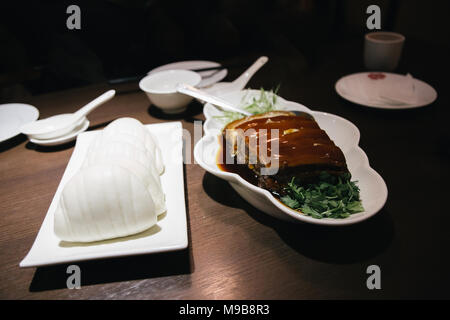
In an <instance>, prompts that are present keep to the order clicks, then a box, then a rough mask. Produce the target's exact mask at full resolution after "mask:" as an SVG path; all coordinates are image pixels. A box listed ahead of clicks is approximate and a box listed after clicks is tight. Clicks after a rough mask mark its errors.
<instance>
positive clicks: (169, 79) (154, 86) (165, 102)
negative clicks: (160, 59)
mask: <svg viewBox="0 0 450 320" xmlns="http://www.w3.org/2000/svg"><path fill="white" fill-rule="evenodd" d="M200 80H201V77H200V75H199V74H198V73H196V72H194V71H189V70H166V71H161V72H156V73H152V74H150V75H148V76H146V77H145V78H143V79H142V80H141V81H140V82H139V88H141V90H142V91H144V92H145V93H146V95H147V97H148V98H149V100H150V102H151V103H152V104H154V105H155V106H157V107H158V108H160V109H161V110H162V111H163V112H165V113H169V114H173V113H180V112H183V111H184V110H186V108H187V105H188V104H189V102H191V101H192V97H190V96H186V95H184V94H181V93H179V92H177V89H176V86H177V85H178V84H179V83H186V84H189V85H191V86H196V85H198V84H199V82H200Z"/></svg>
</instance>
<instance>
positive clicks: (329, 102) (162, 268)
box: [0, 42, 450, 299]
mask: <svg viewBox="0 0 450 320" xmlns="http://www.w3.org/2000/svg"><path fill="white" fill-rule="evenodd" d="M360 44H361V43H359V42H358V43H356V44H355V43H351V44H349V46H353V47H355V46H357V45H360ZM339 48H340V49H339V50H331V49H330V50H328V51H326V52H328V53H325V54H323V55H322V56H319V57H318V62H316V64H313V65H312V66H310V67H308V68H304V66H302V60H301V57H300V56H295V54H294V56H293V55H292V54H291V53H283V52H281V53H280V52H278V53H277V52H275V53H270V54H271V55H270V57H271V60H270V62H269V63H268V64H267V65H266V66H265V67H264V68H263V69H262V70H261V71H260V72H259V73H258V74H257V75H256V76H255V77H254V79H252V81H251V82H250V86H251V87H254V88H259V87H260V86H264V87H265V88H271V87H274V86H276V85H277V84H278V83H281V89H280V95H281V96H283V97H284V98H286V99H288V100H293V101H298V102H301V103H303V104H305V105H307V106H310V107H311V108H313V109H317V110H323V111H327V112H331V113H335V114H338V115H340V116H343V117H345V118H347V119H349V120H350V121H352V122H354V123H355V124H356V125H357V126H358V127H359V129H360V131H361V142H360V145H361V147H362V148H363V149H364V150H365V151H366V153H367V155H368V157H369V159H370V162H371V165H372V167H373V168H375V170H377V171H378V172H379V173H380V174H381V175H382V176H383V177H384V179H385V180H386V183H387V185H388V189H389V197H388V201H387V203H386V205H385V207H384V208H383V209H382V210H381V211H380V212H379V213H378V214H377V215H376V216H374V217H373V218H371V219H369V220H368V221H365V222H362V223H360V224H358V225H354V226H348V227H339V228H329V227H319V226H314V225H307V224H303V225H301V224H291V223H286V222H283V221H279V220H276V219H274V218H272V217H270V216H268V215H266V214H264V213H262V212H260V211H258V210H257V209H255V208H253V207H252V206H250V205H249V204H248V203H246V202H245V201H244V200H243V199H241V198H240V197H239V195H238V194H237V193H236V192H235V191H234V190H233V189H232V188H231V187H230V186H229V185H228V184H227V183H226V182H224V181H222V180H220V179H218V178H216V177H214V176H212V175H211V174H208V173H206V172H205V171H204V170H203V169H202V168H201V167H200V166H198V165H196V164H186V165H185V166H184V172H185V195H186V208H187V215H188V234H189V247H188V249H187V250H182V251H178V252H171V253H163V254H153V255H143V256H136V257H126V258H118V259H106V260H98V261H90V262H83V263H79V264H78V265H79V266H80V267H81V270H82V288H81V289H79V290H69V289H67V288H66V277H67V274H66V267H67V265H58V266H51V267H41V268H19V262H20V261H21V260H22V259H23V258H24V256H25V255H26V254H27V252H28V250H29V249H30V248H31V245H32V243H33V241H34V239H35V237H36V234H37V232H38V230H39V228H40V226H41V223H42V221H43V219H44V216H45V214H46V212H47V209H48V207H49V205H50V202H51V200H52V198H53V195H54V193H55V191H56V189H57V186H58V184H59V181H60V179H61V177H62V175H63V172H64V170H65V167H66V165H67V162H68V160H69V158H70V156H71V154H72V151H73V145H74V144H69V145H66V146H63V147H54V148H41V147H37V146H35V145H33V144H31V143H29V142H28V141H26V139H25V137H23V136H18V137H16V138H14V139H11V140H10V141H7V142H6V143H2V144H1V145H0V148H1V149H0V151H1V152H0V206H1V210H0V298H2V299H5V298H7V299H336V298H337V299H345V298H388V299H389V298H432V297H434V298H444V297H447V298H448V297H449V296H450V295H449V293H448V292H449V291H448V290H447V288H448V287H449V285H450V281H449V273H448V270H450V260H449V255H448V245H449V232H448V229H449V224H450V215H449V213H448V204H447V199H448V191H449V188H448V181H450V174H449V147H450V142H449V140H450V139H449V134H448V129H447V126H446V124H447V122H448V114H449V112H448V106H449V94H448V91H446V89H445V79H446V76H447V75H446V74H445V73H444V71H443V70H440V68H439V61H443V60H439V59H440V58H442V59H444V58H445V53H442V54H440V55H438V56H437V57H435V59H434V60H436V61H434V60H433V59H428V58H427V56H426V54H423V52H420V54H419V53H418V54H415V55H413V54H411V53H410V54H409V55H408V54H405V57H404V60H403V65H402V66H403V68H405V69H406V70H407V71H409V72H411V73H412V74H413V75H415V76H416V77H417V78H420V79H423V80H425V81H427V82H429V83H430V84H431V85H433V86H434V87H435V88H436V89H437V91H438V94H439V98H438V100H437V101H436V102H435V103H434V104H432V105H431V106H428V107H426V108H421V109H416V110H405V111H400V112H392V111H385V110H375V109H369V108H364V107H360V106H356V105H353V104H351V103H349V102H346V101H344V100H343V99H341V98H339V97H338V96H337V94H336V93H335V92H334V83H335V81H336V80H337V79H338V78H339V77H340V76H343V75H345V74H349V73H352V72H356V71H360V70H362V68H361V63H360V62H359V61H360V60H361V56H360V55H361V52H360V51H359V50H345V48H344V47H342V46H341V47H339ZM359 48H360V47H359ZM409 48H411V47H409ZM409 52H412V50H411V49H410V51H409ZM331 53H333V55H331ZM434 53H436V51H434ZM430 55H431V53H430ZM425 58H427V59H425ZM421 59H425V61H428V64H427V65H426V66H425V65H424V64H422V63H421V61H422V60H421ZM355 61H356V62H355ZM240 72H242V70H236V71H234V73H233V72H230V76H229V78H228V79H231V80H232V79H233V78H234V77H235V76H237V75H238V74H239V73H240ZM109 88H115V89H117V90H118V94H117V96H116V97H115V98H114V99H113V100H111V101H110V102H108V103H107V104H106V105H104V106H103V107H101V108H99V109H97V110H95V111H94V112H93V113H92V114H91V115H90V116H89V119H90V121H91V126H90V129H89V130H94V129H99V128H102V127H103V126H105V125H106V124H107V123H108V122H110V121H112V120H114V119H116V118H118V117H124V116H129V117H134V118H136V119H139V120H140V121H141V122H143V123H157V122H164V121H168V120H172V121H178V120H180V121H182V124H183V127H184V128H185V129H187V130H190V131H191V132H192V130H193V121H194V120H202V119H204V117H203V114H202V112H201V106H200V105H199V104H198V103H193V104H191V105H190V108H189V111H188V112H187V113H185V114H183V115H180V116H171V117H170V116H165V115H164V114H162V113H161V112H159V111H158V110H157V109H155V108H154V107H152V106H150V104H149V101H148V100H147V98H146V96H145V95H144V94H143V93H142V92H140V91H139V90H135V89H136V88H137V85H136V84H131V85H127V86H123V85H122V86H114V87H111V86H108V85H107V84H99V85H95V86H91V87H86V88H78V89H72V90H69V91H64V92H56V93H50V94H46V95H42V96H36V97H32V98H30V99H27V100H26V101H24V102H29V103H31V104H33V105H35V106H36V107H38V108H39V110H40V111H41V117H47V116H50V115H53V114H56V113H64V112H72V111H74V110H76V109H77V108H78V107H79V106H81V105H83V104H84V103H86V102H87V101H89V100H90V99H92V98H94V97H96V96H97V95H99V94H100V93H102V92H103V91H105V90H107V89H109ZM373 264H375V265H378V266H379V267H380V268H381V284H382V288H381V290H368V289H367V287H366V279H367V277H368V274H367V273H366V269H367V267H368V266H369V265H373Z"/></svg>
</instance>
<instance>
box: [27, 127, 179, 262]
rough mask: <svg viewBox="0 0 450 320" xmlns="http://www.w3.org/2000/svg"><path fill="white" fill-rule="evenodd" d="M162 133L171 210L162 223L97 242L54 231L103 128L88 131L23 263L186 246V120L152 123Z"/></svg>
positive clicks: (160, 140) (80, 138) (165, 184)
mask: <svg viewBox="0 0 450 320" xmlns="http://www.w3.org/2000/svg"><path fill="white" fill-rule="evenodd" d="M146 128H147V129H148V130H149V131H150V132H151V133H152V134H153V135H154V136H155V137H156V138H157V140H158V141H157V142H158V145H159V146H160V147H161V151H162V156H163V159H164V163H165V171H164V174H163V175H162V176H161V183H162V187H163V190H164V192H165V195H166V205H167V212H166V213H165V214H162V215H161V216H160V217H159V219H158V222H157V225H156V226H154V227H152V228H150V229H148V230H146V231H144V232H142V233H139V234H135V235H131V236H128V237H123V238H116V239H111V240H105V241H98V242H93V243H84V244H82V243H71V242H61V241H60V240H59V239H58V238H57V237H56V235H55V234H54V232H53V219H54V212H55V210H56V206H57V203H58V199H59V196H60V194H61V192H62V190H63V188H64V185H65V184H66V183H67V181H68V180H69V179H70V178H71V177H72V176H73V175H74V174H75V173H76V172H77V170H78V169H79V168H80V166H81V165H82V162H83V161H84V159H85V157H86V153H87V150H88V148H89V144H90V142H92V141H93V139H94V138H95V137H96V136H97V134H99V132H100V131H90V132H85V133H82V134H80V135H79V136H78V138H77V143H76V145H75V149H74V151H73V154H72V157H71V158H70V161H69V163H68V165H67V168H66V171H65V172H64V175H63V177H62V179H61V182H60V184H59V186H58V189H57V191H56V193H55V196H54V197H53V200H52V203H51V205H50V208H49V209H48V212H47V215H46V216H45V218H44V222H43V223H42V226H41V229H40V230H39V233H38V235H37V237H36V240H35V241H34V244H33V246H32V248H31V250H30V251H29V253H28V254H27V256H26V257H25V258H24V259H23V260H22V262H21V263H20V266H21V267H36V266H44V265H51V264H58V263H68V262H76V261H82V260H91V259H99V258H112V257H122V256H129V255H138V254H148V253H156V252H164V251H173V250H180V249H184V248H186V247H187V245H188V238H187V222H186V204H185V199H184V181H183V156H182V146H183V141H182V126H181V123H180V122H167V123H161V124H152V125H146Z"/></svg>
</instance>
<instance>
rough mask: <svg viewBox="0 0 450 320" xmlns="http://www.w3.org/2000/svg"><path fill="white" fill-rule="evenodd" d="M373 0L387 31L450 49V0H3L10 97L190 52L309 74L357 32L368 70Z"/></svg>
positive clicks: (1, 78)
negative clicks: (71, 21) (283, 64)
mask: <svg viewBox="0 0 450 320" xmlns="http://www.w3.org/2000/svg"><path fill="white" fill-rule="evenodd" d="M70 4H77V5H78V6H79V7H80V8H81V30H68V29H67V27H66V20H67V18H68V17H69V14H67V13H66V8H67V7H68V6H69V5H70ZM370 4H378V5H379V6H380V8H381V17H382V29H383V30H390V31H398V32H401V33H403V34H404V35H405V36H406V38H407V42H406V48H408V47H407V46H408V43H414V42H415V43H419V44H420V45H418V46H417V47H415V48H414V50H419V51H420V50H436V51H442V50H443V51H444V52H448V48H449V41H448V39H450V31H449V28H448V27H447V24H448V21H447V20H448V19H447V16H448V14H449V13H450V3H449V2H448V1H411V0H409V1H406V0H403V1H401V0H385V1H351V0H346V1H338V0H323V1H313V0H277V1H271V0H250V1H238V0H220V1H208V0H200V1H198V0H197V1H176V0H166V1H160V0H147V1H145V0H133V1H125V0H98V1H75V0H73V1H43V0H40V1H20V0H18V1H2V2H1V4H0V43H1V46H0V47H1V50H0V87H1V89H0V102H12V101H14V100H17V99H19V100H20V99H21V98H23V97H26V96H30V95H37V94H41V93H45V92H51V91H56V90H62V89H67V88H71V87H80V86H86V85H89V84H93V83H98V82H104V81H107V80H111V79H118V78H123V77H129V76H136V75H140V74H144V73H146V72H148V71H149V70H151V69H152V68H153V67H156V66H159V65H162V64H166V63H169V62H174V61H180V60H189V59H206V60H214V61H219V62H222V63H233V62H235V61H236V60H237V61H239V63H240V64H241V65H244V64H250V63H251V62H252V61H253V60H254V59H255V58H256V57H258V56H260V55H262V54H265V55H268V56H269V57H271V58H276V57H279V58H280V59H282V60H283V59H284V60H286V61H287V60H289V61H291V62H290V65H289V66H288V67H287V68H286V69H287V70H289V72H292V73H295V74H296V75H301V73H302V72H311V71H314V68H315V67H316V66H320V65H323V63H324V59H327V61H329V60H330V55H329V54H326V53H325V51H327V50H330V49H329V48H330V45H331V46H332V48H333V50H339V48H340V47H341V46H342V47H343V49H345V48H344V46H345V45H346V43H348V40H349V39H355V43H354V44H353V45H354V47H353V50H354V51H358V53H357V54H356V55H355V56H356V57H358V59H356V60H355V61H354V67H355V70H356V71H360V70H361V69H363V66H362V35H363V34H364V33H366V32H367V29H366V19H367V17H368V14H366V8H367V6H368V5H370ZM405 51H407V50H405ZM445 60H446V59H445ZM400 69H401V66H400ZM243 70H244V67H243V66H242V67H241V68H240V69H238V70H237V71H236V73H237V74H239V73H240V72H242V71H243ZM230 72H231V74H233V70H230ZM283 80H285V79H283V77H281V79H279V80H278V81H281V82H282V81H283ZM273 85H274V86H275V85H277V83H276V81H274V84H273Z"/></svg>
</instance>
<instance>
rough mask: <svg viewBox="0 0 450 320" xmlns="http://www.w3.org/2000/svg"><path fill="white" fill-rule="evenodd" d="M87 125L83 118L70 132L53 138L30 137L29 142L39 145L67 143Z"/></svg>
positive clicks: (84, 129) (87, 121)
mask: <svg viewBox="0 0 450 320" xmlns="http://www.w3.org/2000/svg"><path fill="white" fill-rule="evenodd" d="M88 127H89V120H88V119H86V118H85V120H84V121H83V122H82V123H81V124H80V125H79V126H78V127H76V128H75V129H74V130H73V131H72V132H71V133H69V134H67V135H64V136H62V137H58V138H54V139H45V140H41V139H30V141H31V142H33V143H35V144H38V145H40V146H47V147H50V146H57V145H60V144H64V143H68V142H71V141H73V140H75V139H76V138H77V136H78V135H79V134H80V133H81V132H83V131H86V129H87V128H88Z"/></svg>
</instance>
